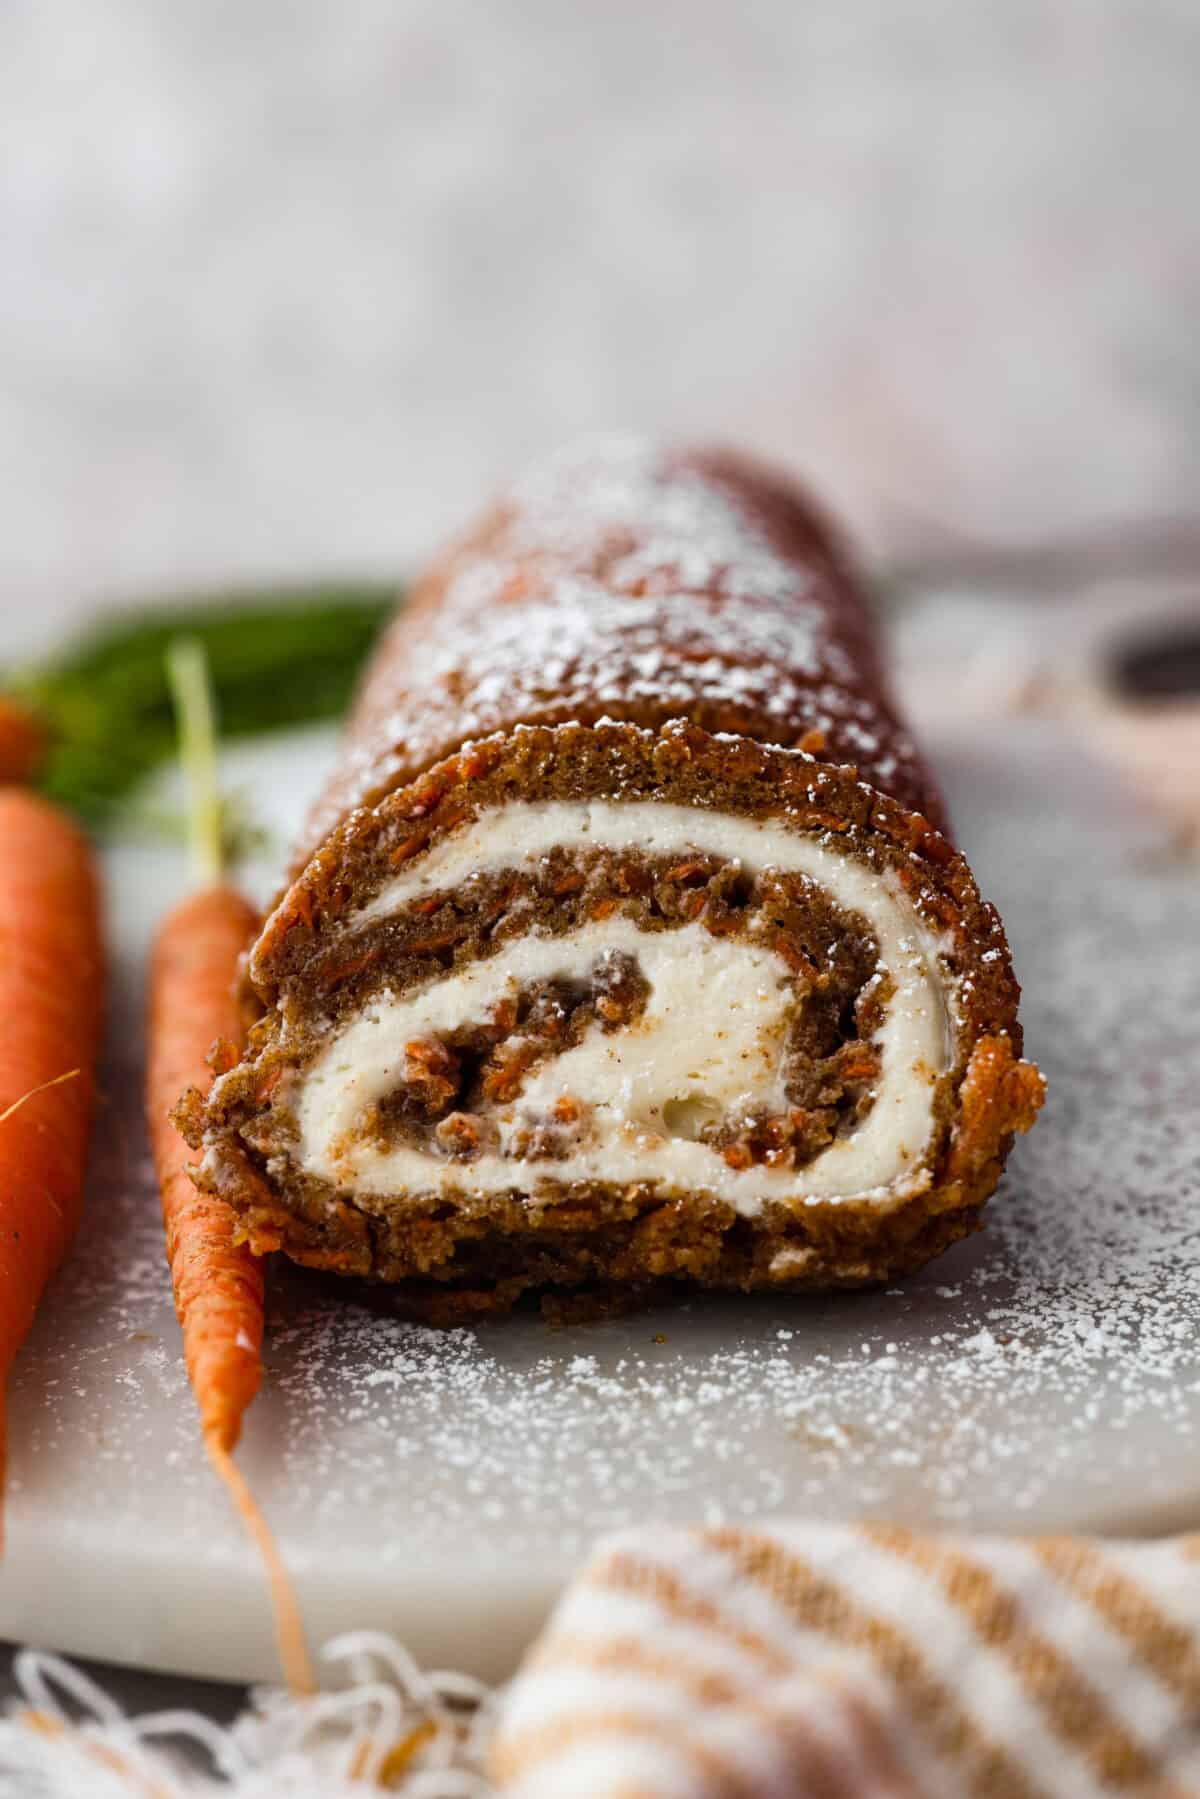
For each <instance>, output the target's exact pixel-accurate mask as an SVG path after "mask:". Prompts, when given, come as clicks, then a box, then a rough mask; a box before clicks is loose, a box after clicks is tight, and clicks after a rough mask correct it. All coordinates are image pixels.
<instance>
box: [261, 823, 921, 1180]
mask: <svg viewBox="0 0 1200 1799" xmlns="http://www.w3.org/2000/svg"><path fill="white" fill-rule="evenodd" d="M562 847H568V848H571V847H575V848H578V849H579V850H587V849H589V848H609V849H638V850H642V851H643V852H644V853H645V854H647V855H658V854H671V855H675V854H687V853H690V852H701V853H708V854H712V855H717V856H720V857H722V858H724V859H727V860H738V861H740V862H741V863H742V864H743V865H744V866H745V867H746V869H747V870H748V871H750V872H758V871H761V870H765V869H767V868H775V869H779V870H782V871H785V872H797V873H802V874H805V875H808V876H809V877H811V878H812V879H813V880H814V881H816V882H817V883H818V884H819V885H820V886H821V887H822V888H823V889H824V890H825V891H826V892H827V893H828V894H829V896H830V897H831V898H832V899H833V900H834V901H835V902H836V903H837V904H838V905H840V906H841V907H843V908H845V909H846V910H849V911H854V912H857V913H859V914H861V915H862V917H863V918H864V919H865V920H866V922H867V924H868V925H869V926H870V928H871V930H872V931H873V933H874V935H875V938H876V941H877V942H878V945H879V961H880V966H881V968H883V969H884V970H886V972H887V973H888V974H889V975H890V977H891V980H892V983H893V994H892V998H891V1001H890V1003H889V1005H888V1007H887V1012H886V1015H885V1018H884V1021H883V1023H882V1025H881V1027H880V1029H879V1031H878V1033H877V1035H876V1038H875V1042H876V1044H877V1046H878V1048H879V1051H880V1072H879V1078H878V1081H877V1083H876V1088H875V1103H874V1105H873V1106H872V1108H871V1110H870V1112H869V1113H868V1114H867V1116H866V1118H865V1119H864V1120H863V1121H862V1122H861V1123H860V1124H859V1125H858V1126H857V1128H856V1129H855V1130H854V1131H853V1132H852V1133H851V1134H850V1135H848V1136H846V1137H844V1138H839V1139H837V1140H835V1141H834V1142H833V1143H831V1144H830V1145H829V1146H828V1147H827V1148H826V1149H825V1150H823V1151H822V1152H821V1153H820V1154H819V1155H818V1156H817V1157H815V1158H814V1160H813V1161H812V1162H810V1163H809V1164H808V1165H807V1166H806V1167H805V1168H803V1169H801V1170H791V1169H783V1168H770V1167H766V1166H755V1167H751V1168H747V1169H734V1168H731V1167H730V1166H729V1165H728V1163H727V1162H726V1161H725V1159H724V1157H723V1156H722V1155H721V1153H720V1151H719V1150H716V1149H713V1148H710V1147H709V1146H708V1145H707V1144H704V1143H701V1142H699V1141H697V1140H696V1138H695V1131H696V1129H697V1128H698V1127H699V1125H700V1124H702V1123H703V1122H704V1121H706V1120H707V1118H709V1117H712V1116H719V1115H722V1114H724V1115H728V1116H734V1117H736V1116H738V1115H740V1114H742V1113H748V1112H752V1111H759V1110H761V1109H763V1108H766V1109H769V1110H772V1111H778V1110H782V1109H784V1107H785V1106H786V1097H785V1094H784V1085H783V1056H784V1048H785V1041H786V1036H787V1027H788V1022H789V1018H790V1015H791V1008H792V1007H793V1006H794V1005H795V1004H796V1003H797V1001H796V1000H795V998H794V996H793V994H792V992H791V990H790V989H789V985H788V978H789V971H788V969H787V966H786V964H785V963H784V962H783V960H782V959H781V958H780V957H779V956H777V955H776V954H775V952H774V951H773V950H770V949H768V948H767V947H765V946H763V945H761V944H755V943H754V942H753V941H752V940H751V941H747V940H746V939H744V938H743V939H731V938H718V937H714V936H713V935H712V934H711V933H710V932H709V931H707V930H706V929H705V927H704V926H703V924H701V923H695V924H690V925H685V926H681V927H678V928H676V929H674V930H667V931H658V932H642V931H639V930H638V928H637V926H636V924H635V923H634V921H633V920H631V919H628V918H622V917H620V916H614V917H613V918H611V919H608V920H605V921H603V922H599V923H589V924H587V925H585V926H583V927H581V928H580V929H578V930H576V931H574V932H573V933H571V934H570V935H568V936H565V937H553V936H539V935H530V936H528V937H525V938H522V939H519V940H517V941H515V942H513V943H510V944H507V945H506V946H505V947H504V949H503V950H501V951H500V952H499V953H498V954H497V955H495V956H494V957H492V958H490V959H488V960H487V961H484V962H477V963H474V964H471V965H470V966H468V967H467V968H464V969H463V970H461V971H460V972H457V973H453V974H449V975H446V976H444V977H443V978H442V979H440V980H437V981H435V982H433V983H431V984H430V985H429V986H427V987H425V988H422V989H420V990H418V991H416V992H414V993H408V994H406V995H404V996H402V997H400V996H396V995H392V994H388V993H386V992H385V993H383V994H380V995H378V996H377V997H376V998H375V999H374V1000H373V1001H372V1002H371V1003H370V1004H369V1005H368V1006H367V1007H366V1008H365V1009H364V1011H363V1012H362V1013H361V1014H360V1015H359V1016H357V1017H356V1018H354V1019H353V1020H351V1022H350V1023H349V1024H348V1025H345V1026H344V1027H343V1028H342V1029H341V1030H339V1031H338V1032H337V1033H336V1034H335V1035H333V1036H332V1037H331V1038H330V1040H329V1041H328V1043H327V1044H326V1046H325V1047H324V1048H323V1050H322V1051H321V1052H320V1054H319V1055H318V1056H317V1058H316V1060H315V1061H314V1062H313V1063H312V1064H311V1065H310V1066H309V1068H308V1069H307V1071H306V1072H305V1074H304V1076H303V1078H302V1080H301V1082H300V1088H299V1093H298V1096H297V1099H296V1111H297V1121H298V1125H299V1144H298V1147H297V1159H298V1161H299V1163H300V1165H301V1166H302V1167H303V1168H304V1169H306V1170H307V1171H308V1172H310V1173H312V1174H314V1175H318V1176H321V1177H323V1178H325V1179H326V1180H329V1181H331V1182H332V1183H334V1184H335V1185H336V1186H337V1187H338V1188H339V1189H341V1190H342V1191H344V1192H347V1193H350V1194H352V1195H360V1196H367V1195H372V1194H374V1195H380V1196H382V1195H396V1194H402V1193H404V1192H406V1191H412V1192H428V1191H430V1190H431V1189H432V1190H435V1191H437V1190H444V1189H447V1188H450V1187H464V1186H465V1187H468V1188H471V1189H476V1190H483V1191H496V1190H499V1189H510V1190H511V1189H516V1190H518V1191H529V1190H531V1189H532V1188H533V1187H534V1186H535V1185H536V1184H537V1183H538V1182H539V1181H541V1180H545V1179H547V1178H552V1179H555V1180H558V1181H585V1180H596V1181H606V1182H608V1181H617V1182H631V1181H653V1182H655V1183H657V1184H658V1185H659V1187H660V1188H662V1189H663V1190H666V1191H670V1190H684V1189H703V1190H706V1191H708V1192H711V1193H715V1194H717V1195H718V1196H720V1197H721V1198H723V1199H727V1200H728V1201H729V1202H730V1203H731V1204H733V1205H734V1206H735V1207H736V1208H737V1209H738V1210H740V1211H743V1212H746V1213H753V1212H754V1211H756V1210H757V1209H758V1208H759V1207H760V1205H761V1203H762V1201H763V1200H765V1199H769V1198H787V1199H791V1200H796V1199H802V1200H810V1201H812V1202H814V1203H815V1202H819V1201H830V1200H851V1199H853V1200H863V1199H873V1200H877V1201H880V1202H891V1201H895V1200H899V1199H901V1198H903V1197H905V1196H906V1195H907V1194H909V1193H911V1192H912V1191H914V1190H915V1188H916V1187H917V1185H919V1184H924V1183H926V1181H927V1176H926V1175H925V1174H923V1173H922V1172H919V1171H917V1170H916V1169H915V1164H917V1163H918V1162H919V1160H920V1158H921V1155H922V1152H923V1150H924V1148H925V1146H926V1144H927V1142H928V1140H929V1135H930V1132H931V1130H932V1127H933V1113H932V1099H933V1089H934V1085H935V1083H936V1081H937V1078H938V1076H939V1075H940V1074H941V1073H943V1072H944V1071H945V1070H946V1069H947V1068H948V1067H949V1066H950V1064H951V1061H952V1058H953V1040H954V1031H953V1022H952V1011H953V986H952V981H951V977H950V976H949V974H948V972H947V971H946V970H945V969H944V968H943V967H942V966H941V965H940V958H941V957H942V956H944V954H945V953H946V949H947V945H946V943H945V942H944V941H943V940H942V939H941V938H938V937H936V936H935V935H934V934H933V933H932V932H931V931H930V930H929V929H928V927H927V926H926V925H925V924H924V922H923V921H922V920H921V919H920V917H919V916H918V914H917V913H916V911H915V910H914V908H913V906H912V904H911V902H910V901H909V900H908V898H907V896H906V895H905V894H904V892H903V889H902V888H901V887H900V885H899V883H898V881H896V879H895V877H894V876H893V875H892V874H891V872H890V871H884V872H882V873H880V872H877V871H876V870H874V869H872V868H871V867H869V866H868V865H867V864H865V863H862V862H858V861H856V860H853V859H852V858H850V857H849V856H846V855H843V854H840V853H839V852H838V851H836V850H833V849H830V848H828V847H826V846H825V845H824V844H823V843H821V842H820V841H818V840H817V839H816V838H815V837H812V836H805V835H803V834H801V833H798V832H796V831H793V830H788V829H786V828H783V827H781V826H780V825H779V824H778V823H771V822H769V821H760V820H755V819H747V818H740V817H735V816H731V815H728V814H723V813H717V812H706V811H702V810H700V809H698V808H694V807H688V806H676V805H670V804H666V803H664V802H660V801H631V802H627V803H621V802H619V801H610V800H593V801H580V802H565V801H562V802H560V801H555V802H545V803H529V802H525V803H514V804H511V805H508V806H505V807H502V808H497V809H494V810H493V811H491V812H487V813H484V814H482V815H481V816H479V817H478V818H476V819H475V820H473V821H471V822H469V823H468V824H466V825H464V826H462V827H460V829H459V830H458V831H457V832H455V833H454V834H452V835H451V836H450V837H448V838H445V839H443V840H442V842H440V843H439V844H437V845H435V846H434V847H433V848H432V849H431V850H430V851H428V852H427V853H426V854H425V855H424V856H422V857H421V858H420V859H419V860H418V861H416V862H414V864H413V865H412V866H411V867H410V868H408V869H405V870H404V871H403V872H402V873H401V874H400V875H398V876H397V877H395V878H394V879H393V880H392V881H390V882H389V883H388V885H387V886H386V887H385V888H384V890H383V891H382V892H381V893H380V894H379V896H378V897H377V898H376V899H375V900H374V901H373V902H372V903H371V904H370V905H369V906H368V907H365V908H363V909H362V911H360V912H359V914H358V915H357V917H356V918H355V919H354V920H352V921H351V923H352V926H353V925H354V924H361V923H363V922H365V921H366V920H368V919H370V918H377V917H381V916H386V915H388V914H390V913H393V912H396V911H398V910H400V909H401V908H402V907H404V906H406V905H408V904H409V903H411V902H412V901H413V900H414V899H417V898H419V897H420V896H421V895H423V894H428V893H429V892H431V891H434V890H437V889H453V888H457V887H458V886H459V885H460V884H462V883H463V882H465V881H468V880H469V879H470V877H471V875H472V874H475V873H479V872H484V871H494V870H496V869H499V868H515V869H520V868H522V867H526V868H528V867H529V866H531V865H533V864H536V862H537V860H538V858H539V857H541V856H544V855H546V854H547V853H548V852H549V851H550V850H552V849H560V848H562ZM606 950H625V951H628V952H630V953H632V954H633V955H635V956H636V957H637V959H638V963H639V965H640V968H641V971H642V973H643V975H644V976H645V977H646V979H647V980H648V982H649V983H650V989H651V991H650V995H649V998H648V1000H647V1004H646V1008H645V1011H644V1012H643V1013H642V1015H641V1016H640V1017H639V1018H638V1019H637V1020H635V1021H634V1022H633V1023H632V1024H630V1025H628V1026H625V1027H622V1028H621V1029H619V1030H616V1031H613V1032H611V1033H606V1032H604V1031H602V1030H600V1029H599V1028H598V1027H596V1028H593V1029H592V1030H590V1031H589V1032H588V1034H587V1035H586V1036H585V1037H584V1039H583V1040H582V1041H581V1042H580V1043H579V1044H577V1045H576V1046H574V1047H573V1048H571V1049H569V1050H567V1051H565V1052H564V1053H563V1054H561V1055H559V1056H557V1057H555V1058H554V1059H553V1060H551V1061H549V1062H546V1063H543V1064H542V1065H541V1066H539V1067H537V1068H535V1069H534V1070H533V1072H532V1073H531V1074H530V1075H529V1076H528V1077H527V1079H526V1081H525V1083H524V1086H523V1088H522V1090H521V1092H520V1094H519V1096H518V1098H517V1100H516V1101H515V1102H514V1103H513V1104H512V1105H509V1106H506V1107H503V1108H500V1109H498V1110H497V1111H495V1112H494V1113H493V1114H492V1117H493V1121H494V1122H495V1123H496V1124H497V1125H498V1128H499V1131H500V1150H499V1153H487V1154H485V1155H482V1156H480V1157H478V1158H477V1159H476V1160H474V1161H471V1162H461V1161H451V1160H446V1159H443V1158H441V1157H440V1156H437V1155H434V1154H426V1153H425V1152H424V1151H422V1150H420V1149H418V1148H414V1147H412V1146H409V1145H397V1146H393V1147H387V1148H384V1147H380V1146H379V1145H378V1144H374V1143H371V1142H368V1141H364V1140H362V1139H361V1138H360V1137H356V1136H355V1135H354V1134H353V1133H354V1126H355V1124H356V1122H357V1121H358V1120H359V1119H360V1118H361V1116H362V1113H363V1110H364V1108H365V1107H367V1106H369V1105H371V1104H372V1103H373V1102H375V1101H378V1100H380V1099H382V1098H384V1097H385V1096H386V1095H387V1094H388V1093H389V1092H391V1091H392V1090H393V1089H394V1088H395V1087H396V1086H397V1085H398V1084H399V1082H400V1081H401V1080H402V1079H403V1078H404V1068H405V1046H406V1044H407V1043H409V1042H410V1041H412V1039H414V1038H415V1037H420V1036H425V1035H430V1034H436V1033H437V1032H439V1031H449V1030H452V1029H453V1028H455V1027H456V1026H458V1025H461V1024H463V1023H464V1022H466V1021H467V1020H469V1019H475V1018H482V1017H484V1016H486V1015H487V1013H488V1011H489V1009H490V1008H491V1006H492V1005H494V1004H495V1002H496V1001H497V1000H499V999H501V998H503V997H504V996H505V995H506V994H509V993H513V992H515V991H516V990H517V989H518V988H519V987H520V986H522V985H523V984H525V983H528V982H530V981H533V980H540V979H545V978H552V977H554V976H560V975H561V976H567V977H576V978H578V977H580V976H583V975H586V973H587V972H588V971H589V970H590V969H591V968H592V966H593V965H594V963H595V961H596V959H597V958H598V957H599V956H600V955H602V954H603V952H604V951H606ZM800 1003H802V1002H800ZM564 1096H570V1097H572V1098H574V1099H577V1100H582V1101H583V1102H584V1103H585V1104H586V1106H587V1107H588V1108H590V1112H591V1128H590V1130H589V1133H588V1135H587V1137H586V1139H585V1140H584V1141H583V1142H582V1143H581V1144H580V1147H579V1148H578V1150H577V1151H576V1152H574V1153H572V1154H570V1155H568V1156H567V1157H565V1158H561V1159H555V1160H540V1161H539V1160H532V1159H515V1158H514V1157H512V1156H509V1155H506V1154H504V1153H503V1151H504V1148H505V1145H506V1144H508V1143H509V1142H511V1140H512V1139H513V1137H514V1136H515V1135H516V1134H517V1133H518V1132H519V1131H520V1130H521V1128H522V1127H523V1126H524V1125H527V1124H528V1123H529V1122H531V1121H536V1120H537V1119H538V1118H539V1117H543V1118H544V1116H545V1115H546V1114H547V1113H548V1112H549V1111H550V1110H551V1108H552V1107H553V1105H554V1103H555V1101H556V1100H557V1099H559V1098H562V1097H564Z"/></svg>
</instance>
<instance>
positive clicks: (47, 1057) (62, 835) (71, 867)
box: [0, 787, 104, 1483]
mask: <svg viewBox="0 0 1200 1799" xmlns="http://www.w3.org/2000/svg"><path fill="white" fill-rule="evenodd" d="M103 1011H104V948H103V941H102V935H101V920H100V891H99V882H98V879H97V875H96V868H95V863H94V861H93V858H92V853H91V850H90V849H89V847H88V844H87V842H86V840H85V838H84V837H83V836H82V835H81V834H80V832H79V831H78V830H77V829H76V827H75V826H74V825H73V824H72V823H71V822H70V820H69V819H67V818H66V817H65V816H64V815H63V814H62V813H61V812H60V811H59V810H58V808H57V807H55V806H52V805H50V804H49V802H48V801H46V800H43V799H39V798H38V797H37V796H36V795H35V794H31V793H27V792H25V791H24V790H23V789H21V788H18V787H8V788H3V789H0V1020H2V1021H3V1025H2V1028H0V1483H2V1481H3V1436H4V1433H3V1385H4V1382H5V1380H6V1379H7V1376H8V1372H9V1369H10V1368H11V1366H12V1363H13V1358H14V1357H15V1355H16V1353H17V1350H18V1348H19V1347H20V1345H21V1342H22V1341H23V1339H24V1337H25V1335H26V1332H27V1331H28V1330H29V1327H30V1325H31V1324H32V1323H33V1316H34V1311H35V1309H36V1307H37V1303H38V1300H39V1299H40V1298H41V1294H42V1290H43V1288H44V1287H45V1285H46V1282H47V1281H48V1280H49V1279H50V1276H51V1275H52V1274H53V1273H54V1271H55V1269H56V1268H57V1267H58V1264H59V1262H60V1261H61V1260H62V1258H63V1255H64V1254H65V1252H66V1249H67V1246H68V1244H69V1243H70V1241H71V1238H72V1236H73V1235H74V1232H75V1226H76V1224H77V1223H78V1220H79V1210H80V1205H81V1202H82V1198H83V1178H84V1169H85V1163H86V1159H87V1145H88V1136H89V1133H90V1129H91V1121H92V1111H93V1105H94V1100H95V1069H96V1057H97V1054H98V1052H99V1048H100V1035H101V1028H102V1023H103Z"/></svg>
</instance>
